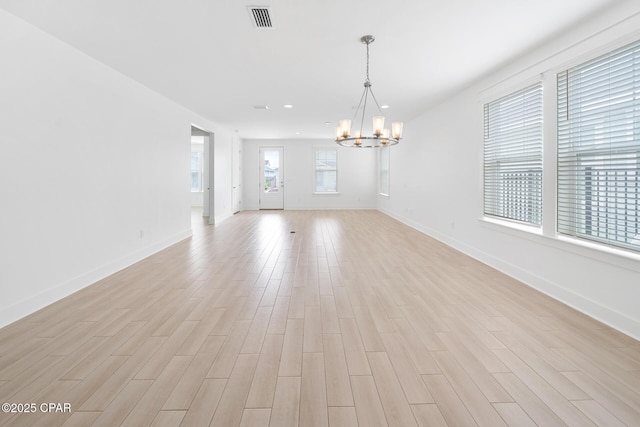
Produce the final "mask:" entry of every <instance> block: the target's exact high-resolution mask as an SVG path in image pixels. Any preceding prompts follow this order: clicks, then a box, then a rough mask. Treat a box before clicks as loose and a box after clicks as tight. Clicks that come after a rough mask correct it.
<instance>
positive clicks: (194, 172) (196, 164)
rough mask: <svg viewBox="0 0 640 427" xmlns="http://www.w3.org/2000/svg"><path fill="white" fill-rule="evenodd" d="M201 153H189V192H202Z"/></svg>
mask: <svg viewBox="0 0 640 427" xmlns="http://www.w3.org/2000/svg"><path fill="white" fill-rule="evenodd" d="M202 155H203V152H202V151H192V152H191V192H192V193H197V192H201V191H202V161H203V156H202Z"/></svg>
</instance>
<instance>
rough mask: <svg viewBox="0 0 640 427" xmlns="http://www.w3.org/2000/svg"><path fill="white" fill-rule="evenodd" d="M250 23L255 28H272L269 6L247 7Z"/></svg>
mask: <svg viewBox="0 0 640 427" xmlns="http://www.w3.org/2000/svg"><path fill="white" fill-rule="evenodd" d="M248 9H249V14H250V15H251V22H252V23H253V26H254V27H256V28H273V23H272V21H271V11H270V9H271V8H270V7H269V6H249V7H248Z"/></svg>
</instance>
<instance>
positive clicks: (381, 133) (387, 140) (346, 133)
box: [336, 35, 403, 148]
mask: <svg viewBox="0 0 640 427" xmlns="http://www.w3.org/2000/svg"><path fill="white" fill-rule="evenodd" d="M375 39H376V38H375V37H374V36H371V35H366V36H362V37H361V38H360V41H361V42H362V43H364V44H366V45H367V79H366V80H365V81H364V92H363V93H362V97H361V98H360V103H358V107H357V108H356V112H355V114H354V116H353V120H356V119H357V116H358V112H360V109H361V107H362V116H361V117H360V129H359V130H355V131H353V132H352V129H351V120H348V119H343V120H340V124H339V126H338V127H337V128H336V142H337V143H338V144H339V145H342V146H343V147H355V148H375V147H386V146H391V145H396V144H397V143H398V142H400V138H402V126H403V124H402V122H393V123H392V124H391V132H389V129H388V128H385V127H384V116H383V115H382V109H381V108H380V105H379V104H378V100H377V99H376V97H375V95H374V94H373V90H372V89H371V81H370V80H369V45H370V44H371V43H373V42H374V41H375ZM369 95H371V98H372V99H373V101H374V102H375V104H376V106H377V107H378V111H379V113H380V115H378V116H373V132H371V134H370V135H365V134H363V132H362V131H363V125H364V118H365V115H366V111H367V100H368V99H369Z"/></svg>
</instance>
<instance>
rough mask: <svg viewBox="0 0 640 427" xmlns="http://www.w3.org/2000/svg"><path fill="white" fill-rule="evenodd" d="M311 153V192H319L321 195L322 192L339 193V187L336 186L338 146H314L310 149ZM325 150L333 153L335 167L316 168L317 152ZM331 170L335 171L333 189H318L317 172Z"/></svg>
mask: <svg viewBox="0 0 640 427" xmlns="http://www.w3.org/2000/svg"><path fill="white" fill-rule="evenodd" d="M311 151H312V154H313V158H312V162H313V177H312V189H313V191H312V193H313V194H319V195H323V194H339V188H338V183H339V181H338V177H339V174H338V168H339V159H338V147H333V146H315V147H313V149H312V150H311ZM323 151H324V152H327V151H332V152H334V153H335V167H334V168H333V169H331V168H328V169H323V170H320V169H318V157H317V156H318V153H320V152H323ZM331 171H335V181H336V183H335V189H333V190H319V189H318V178H317V177H318V172H331Z"/></svg>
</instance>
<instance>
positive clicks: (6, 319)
mask: <svg viewBox="0 0 640 427" xmlns="http://www.w3.org/2000/svg"><path fill="white" fill-rule="evenodd" d="M190 236H191V230H187V231H183V232H181V233H178V234H175V235H174V236H172V237H169V238H167V239H164V240H163V241H161V242H158V243H155V244H152V245H150V246H147V247H145V248H143V249H140V250H138V251H135V252H133V253H131V254H129V255H127V256H125V257H122V258H120V259H117V260H115V261H113V262H110V263H107V264H105V265H103V266H101V267H99V268H97V269H95V270H93V271H89V272H87V273H85V274H82V275H81V276H78V277H76V278H73V279H71V280H69V281H67V282H65V283H61V284H58V285H54V286H52V287H50V288H48V289H46V290H45V291H43V292H40V293H39V294H37V295H34V296H31V297H29V298H27V299H24V300H22V301H20V302H17V303H15V304H12V305H10V306H8V307H3V308H2V309H0V328H2V327H4V326H7V325H9V324H11V323H13V322H15V321H17V320H19V319H22V318H23V317H25V316H28V315H29V314H32V313H34V312H36V311H38V310H40V309H42V308H44V307H46V306H48V305H50V304H53V303H54V302H56V301H58V300H60V299H62V298H64V297H66V296H69V295H71V294H73V293H74V292H77V291H79V290H81V289H83V288H86V287H87V286H89V285H92V284H93V283H96V282H97V281H99V280H101V279H104V278H105V277H107V276H110V275H111V274H114V273H117V272H118V271H120V270H123V269H125V268H127V267H129V266H130V265H132V264H135V263H136V262H139V261H141V260H143V259H145V258H147V257H149V256H151V255H153V254H155V253H157V252H159V251H161V250H163V249H166V248H167V247H169V246H171V245H173V244H175V243H178V242H180V241H182V240H184V239H186V238H188V237H190Z"/></svg>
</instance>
